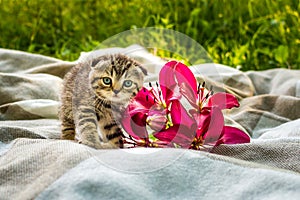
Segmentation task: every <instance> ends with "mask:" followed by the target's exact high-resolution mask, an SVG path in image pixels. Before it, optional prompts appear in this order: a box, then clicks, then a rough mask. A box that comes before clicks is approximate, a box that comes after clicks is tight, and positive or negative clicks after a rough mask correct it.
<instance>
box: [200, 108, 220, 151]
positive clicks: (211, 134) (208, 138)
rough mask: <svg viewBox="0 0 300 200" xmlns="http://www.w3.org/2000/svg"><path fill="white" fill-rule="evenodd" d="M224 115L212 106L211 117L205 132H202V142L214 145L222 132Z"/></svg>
mask: <svg viewBox="0 0 300 200" xmlns="http://www.w3.org/2000/svg"><path fill="white" fill-rule="evenodd" d="M223 126H224V116H223V113H222V111H221V109H220V108H218V107H212V109H211V119H210V123H209V127H208V130H207V132H206V133H205V134H204V136H203V139H204V140H205V141H204V144H208V145H212V146H214V145H215V144H216V142H217V141H218V139H219V138H220V136H221V134H222V130H223Z"/></svg>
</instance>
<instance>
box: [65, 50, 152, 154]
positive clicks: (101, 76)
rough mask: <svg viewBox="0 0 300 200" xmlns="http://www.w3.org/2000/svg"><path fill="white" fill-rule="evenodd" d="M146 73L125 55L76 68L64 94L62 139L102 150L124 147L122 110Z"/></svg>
mask: <svg viewBox="0 0 300 200" xmlns="http://www.w3.org/2000/svg"><path fill="white" fill-rule="evenodd" d="M144 75H146V70H145V69H144V68H143V67H142V66H141V65H140V64H139V63H137V62H136V61H134V60H132V59H130V58H128V57H126V56H124V55H121V54H117V55H105V56H100V57H98V58H96V59H93V60H92V61H91V62H85V63H81V64H78V65H76V66H75V67H73V68H72V69H71V70H70V72H69V73H67V74H66V76H65V78H64V84H63V89H62V94H61V108H60V114H59V116H60V119H61V122H62V125H61V131H62V133H61V138H62V139H68V140H77V141H78V142H79V143H82V144H85V145H88V146H90V147H94V148H97V149H100V148H117V147H122V142H121V141H122V140H121V137H122V130H121V129H120V127H119V125H118V121H119V120H120V118H121V114H120V112H121V110H122V109H124V108H125V107H126V106H127V104H128V102H129V100H130V99H131V98H133V97H134V96H135V95H136V94H137V92H138V91H139V89H140V88H141V87H142V84H143V80H144Z"/></svg>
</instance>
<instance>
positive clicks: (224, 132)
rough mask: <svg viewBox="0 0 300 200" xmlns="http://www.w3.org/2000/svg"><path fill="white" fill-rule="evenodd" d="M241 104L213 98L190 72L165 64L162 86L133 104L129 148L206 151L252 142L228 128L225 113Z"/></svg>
mask: <svg viewBox="0 0 300 200" xmlns="http://www.w3.org/2000/svg"><path fill="white" fill-rule="evenodd" d="M238 106H239V103H238V101H237V99H236V98H235V97H234V96H233V95H232V94H228V93H224V92H220V93H216V94H214V93H213V91H211V90H207V89H206V88H205V82H203V83H202V84H200V83H197V81H196V78H195V77H194V75H193V73H192V72H191V70H190V69H189V68H188V67H187V66H185V65H184V64H182V63H180V62H177V61H170V62H168V63H166V64H165V66H164V67H163V68H162V69H161V71H160V74H159V83H157V82H156V83H155V84H151V83H149V87H148V88H146V87H143V88H142V89H141V90H140V91H139V92H138V94H137V96H136V97H135V98H134V99H133V100H132V101H131V102H130V104H129V105H128V107H127V108H126V110H125V112H124V113H123V119H122V121H121V124H122V126H123V128H124V130H125V131H126V133H127V134H124V137H123V142H124V144H125V145H132V146H143V147H182V148H190V149H197V150H198V149H205V147H207V146H217V145H220V144H237V143H248V142H250V138H249V136H248V135H247V134H246V133H244V132H243V131H242V130H240V129H237V128H235V127H231V126H225V125H224V116H223V113H222V110H223V109H230V108H233V107H238Z"/></svg>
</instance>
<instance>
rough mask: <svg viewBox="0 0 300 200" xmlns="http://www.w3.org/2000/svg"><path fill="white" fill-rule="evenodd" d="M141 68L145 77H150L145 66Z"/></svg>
mask: <svg viewBox="0 0 300 200" xmlns="http://www.w3.org/2000/svg"><path fill="white" fill-rule="evenodd" d="M139 68H140V69H141V70H142V72H143V74H144V75H148V72H147V70H146V69H145V68H144V67H143V66H141V65H139Z"/></svg>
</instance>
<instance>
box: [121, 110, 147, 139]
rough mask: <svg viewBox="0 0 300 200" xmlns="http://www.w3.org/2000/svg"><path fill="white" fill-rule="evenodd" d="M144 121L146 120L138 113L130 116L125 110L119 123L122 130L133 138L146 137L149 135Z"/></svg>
mask: <svg viewBox="0 0 300 200" xmlns="http://www.w3.org/2000/svg"><path fill="white" fill-rule="evenodd" d="M142 117H144V115H142ZM145 121H146V120H145V119H143V118H141V116H140V115H138V114H137V115H134V116H130V114H129V113H128V112H125V113H124V114H123V118H122V120H121V125H122V127H123V128H124V130H125V131H126V132H127V133H128V134H129V135H131V136H132V137H134V138H135V139H146V138H148V137H149V136H148V132H147V129H146V124H145Z"/></svg>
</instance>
